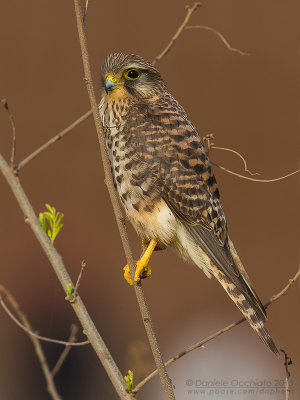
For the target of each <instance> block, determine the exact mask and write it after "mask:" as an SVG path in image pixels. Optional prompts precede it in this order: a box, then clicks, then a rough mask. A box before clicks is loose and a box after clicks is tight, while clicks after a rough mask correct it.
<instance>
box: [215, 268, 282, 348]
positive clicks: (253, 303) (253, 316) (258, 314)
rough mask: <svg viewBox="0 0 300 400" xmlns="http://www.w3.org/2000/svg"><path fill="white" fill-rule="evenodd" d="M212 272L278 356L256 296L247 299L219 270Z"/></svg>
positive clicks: (263, 312) (261, 337)
mask: <svg viewBox="0 0 300 400" xmlns="http://www.w3.org/2000/svg"><path fill="white" fill-rule="evenodd" d="M210 271H211V273H212V274H213V275H214V276H215V278H216V279H217V280H218V281H219V282H220V283H221V285H222V286H223V288H224V289H225V290H226V292H227V294H228V295H229V297H230V298H231V300H232V301H233V302H234V303H235V304H236V306H237V307H238V308H239V310H240V311H241V312H242V314H243V315H244V317H245V318H246V320H247V321H248V322H249V324H250V325H251V327H252V328H253V329H254V330H255V332H256V333H257V334H258V336H259V337H260V339H261V340H262V341H263V342H264V343H265V344H266V345H267V346H268V347H269V349H270V350H271V351H272V352H273V353H274V354H276V355H278V354H279V352H278V349H277V347H276V345H275V343H274V342H273V339H272V338H271V336H270V334H269V332H268V330H267V329H266V327H265V324H264V323H265V321H266V314H265V311H264V310H263V309H262V306H261V303H259V304H258V303H257V299H256V298H255V297H254V296H252V298H251V299H247V298H246V296H245V295H244V294H243V293H242V292H241V291H240V290H239V289H238V288H237V286H236V285H235V284H234V283H233V282H232V281H231V280H230V279H229V278H228V277H227V276H226V275H225V274H224V273H223V272H222V271H220V270H219V269H218V268H216V267H214V268H211V269H210ZM250 289H251V288H250ZM247 297H249V296H247Z"/></svg>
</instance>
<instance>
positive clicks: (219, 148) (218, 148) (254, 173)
mask: <svg viewBox="0 0 300 400" xmlns="http://www.w3.org/2000/svg"><path fill="white" fill-rule="evenodd" d="M211 148H212V149H216V150H225V151H229V152H230V153H233V154H236V155H237V156H238V157H239V158H240V159H241V160H242V161H243V164H244V171H245V172H248V174H250V175H252V176H253V175H260V174H259V173H258V172H251V171H250V170H249V169H248V167H247V162H246V160H245V159H244V157H243V156H242V155H241V154H240V153H239V152H238V151H236V150H232V149H229V148H227V147H219V146H215V145H212V146H211Z"/></svg>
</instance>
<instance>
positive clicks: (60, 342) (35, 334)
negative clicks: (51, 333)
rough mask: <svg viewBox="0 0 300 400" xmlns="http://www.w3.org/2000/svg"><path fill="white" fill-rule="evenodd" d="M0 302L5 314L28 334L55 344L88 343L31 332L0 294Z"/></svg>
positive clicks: (75, 344)
mask: <svg viewBox="0 0 300 400" xmlns="http://www.w3.org/2000/svg"><path fill="white" fill-rule="evenodd" d="M0 304H1V306H2V308H3V309H4V311H5V312H6V314H7V315H8V316H9V317H10V318H11V319H12V320H13V321H14V323H15V324H16V325H18V326H19V327H20V328H21V329H23V331H24V332H26V333H28V335H30V336H32V337H34V338H36V339H39V340H42V341H43V342H50V343H56V344H62V345H64V346H85V345H86V344H89V343H90V342H89V340H85V341H84V342H77V343H70V342H66V341H64V340H58V339H52V338H48V337H45V336H41V335H38V334H37V333H35V332H33V331H32V330H31V329H28V327H26V326H25V325H23V324H22V323H21V322H20V321H19V320H18V319H17V318H16V317H15V316H14V315H13V313H12V312H11V311H10V310H9V308H8V307H7V305H6V304H5V303H4V300H3V298H2V297H1V295H0Z"/></svg>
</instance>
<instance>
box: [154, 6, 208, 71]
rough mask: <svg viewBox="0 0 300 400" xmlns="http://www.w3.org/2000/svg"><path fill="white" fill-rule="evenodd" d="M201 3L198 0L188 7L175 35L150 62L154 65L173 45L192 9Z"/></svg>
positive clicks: (187, 20)
mask: <svg viewBox="0 0 300 400" xmlns="http://www.w3.org/2000/svg"><path fill="white" fill-rule="evenodd" d="M201 5H202V4H201V3H200V2H198V1H197V2H195V3H194V4H193V5H192V7H188V9H187V14H186V16H185V18H184V20H183V22H182V24H181V25H180V27H179V28H178V29H177V31H176V33H175V35H174V36H173V37H172V39H171V40H170V42H169V43H168V44H167V46H166V47H165V48H164V50H163V51H162V52H161V53H160V54H159V55H158V56H156V57H155V58H154V60H153V61H152V64H153V65H155V64H156V63H157V62H158V61H159V60H161V59H162V58H163V57H164V56H165V55H166V54H167V53H168V52H169V51H170V50H171V48H172V46H173V45H174V43H175V42H176V40H177V39H178V37H179V36H180V34H181V32H182V31H183V29H184V28H185V26H186V24H187V23H188V22H189V19H190V18H191V15H192V14H193V12H194V11H196V10H197V8H199V7H200V6H201Z"/></svg>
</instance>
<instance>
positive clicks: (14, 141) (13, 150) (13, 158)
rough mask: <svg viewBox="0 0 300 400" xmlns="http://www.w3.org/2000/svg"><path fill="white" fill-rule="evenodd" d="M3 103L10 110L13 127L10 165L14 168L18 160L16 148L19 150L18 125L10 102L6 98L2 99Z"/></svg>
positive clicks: (9, 114)
mask: <svg viewBox="0 0 300 400" xmlns="http://www.w3.org/2000/svg"><path fill="white" fill-rule="evenodd" d="M1 103H2V104H3V106H4V108H5V109H6V111H7V112H8V116H9V120H10V124H11V129H12V146H11V157H10V166H11V167H12V168H13V169H14V168H15V162H16V150H17V139H16V126H15V120H14V116H13V114H12V113H11V112H10V110H9V107H8V103H7V100H6V99H2V100H1Z"/></svg>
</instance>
